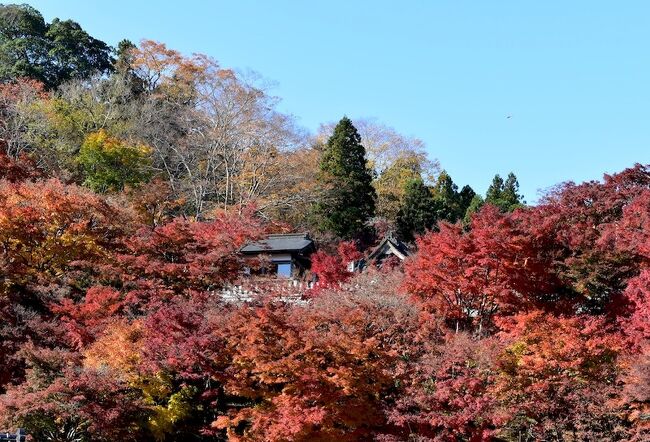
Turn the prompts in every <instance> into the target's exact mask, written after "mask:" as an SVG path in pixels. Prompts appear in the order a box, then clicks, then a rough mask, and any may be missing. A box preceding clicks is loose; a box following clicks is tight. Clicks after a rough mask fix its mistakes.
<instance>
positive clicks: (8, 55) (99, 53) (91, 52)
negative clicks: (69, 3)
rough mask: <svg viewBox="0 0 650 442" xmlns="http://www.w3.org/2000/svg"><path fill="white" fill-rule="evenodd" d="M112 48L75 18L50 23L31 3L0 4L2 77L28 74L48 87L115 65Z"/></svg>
mask: <svg viewBox="0 0 650 442" xmlns="http://www.w3.org/2000/svg"><path fill="white" fill-rule="evenodd" d="M111 53H112V49H111V47H110V46H108V45H107V44H106V43H104V42H103V41H101V40H98V39H96V38H93V37H92V36H90V35H89V34H88V33H87V32H86V31H84V30H83V29H82V28H81V26H80V25H79V24H78V23H76V22H74V21H72V20H59V19H56V18H55V19H54V20H53V21H52V23H50V24H48V23H46V22H45V20H44V19H43V16H42V15H41V13H40V12H39V11H37V10H36V9H34V8H33V7H31V6H28V5H0V81H7V80H14V79H17V78H21V77H28V78H33V79H35V80H38V81H40V82H42V83H43V84H45V85H46V86H47V87H48V88H56V87H58V86H59V85H60V84H61V83H63V82H65V81H67V80H70V79H73V78H88V77H90V76H92V75H94V74H96V73H105V72H109V71H111V70H112V68H113V64H112V62H113V60H112V57H111Z"/></svg>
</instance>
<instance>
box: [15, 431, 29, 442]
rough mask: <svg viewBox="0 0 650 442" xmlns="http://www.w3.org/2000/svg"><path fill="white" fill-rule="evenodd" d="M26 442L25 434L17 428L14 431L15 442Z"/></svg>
mask: <svg viewBox="0 0 650 442" xmlns="http://www.w3.org/2000/svg"><path fill="white" fill-rule="evenodd" d="M26 440H27V433H25V430H24V429H23V428H19V429H18V430H17V431H16V442H25V441H26Z"/></svg>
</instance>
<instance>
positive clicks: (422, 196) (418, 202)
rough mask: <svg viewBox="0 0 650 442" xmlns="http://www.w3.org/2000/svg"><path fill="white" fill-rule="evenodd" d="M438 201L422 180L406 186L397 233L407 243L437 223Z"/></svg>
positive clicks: (415, 180)
mask: <svg viewBox="0 0 650 442" xmlns="http://www.w3.org/2000/svg"><path fill="white" fill-rule="evenodd" d="M436 207H437V205H436V201H435V200H434V199H433V195H431V191H430V190H429V188H428V187H427V186H426V185H425V184H424V182H423V181H422V179H413V180H411V181H409V182H408V183H407V185H406V189H405V195H404V200H403V202H402V207H401V208H400V210H399V212H398V214H397V233H398V234H399V236H400V237H401V238H403V239H404V240H406V241H412V240H413V238H414V237H415V235H421V234H423V233H424V232H426V231H427V230H429V229H431V228H432V227H433V226H434V225H435V224H436V221H437V219H438V218H437V215H436V212H437V211H436Z"/></svg>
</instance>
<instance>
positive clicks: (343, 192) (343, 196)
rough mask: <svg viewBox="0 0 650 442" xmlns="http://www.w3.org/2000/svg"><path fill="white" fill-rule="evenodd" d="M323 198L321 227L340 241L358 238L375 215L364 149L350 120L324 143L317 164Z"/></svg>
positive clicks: (370, 179)
mask: <svg viewBox="0 0 650 442" xmlns="http://www.w3.org/2000/svg"><path fill="white" fill-rule="evenodd" d="M320 172H321V174H320V175H321V177H320V178H321V181H322V182H323V184H324V185H325V188H326V189H327V191H326V196H325V198H324V199H323V200H322V201H321V202H320V203H319V205H318V208H317V211H318V214H319V216H320V221H321V228H322V229H323V230H329V231H331V232H333V233H334V234H336V235H337V236H339V237H341V238H346V239H350V238H355V237H358V236H359V235H360V234H361V233H362V232H363V231H364V229H365V224H366V222H367V221H368V220H369V219H370V218H371V217H373V216H374V214H375V199H376V194H375V189H374V188H373V187H372V184H371V183H372V175H371V173H370V170H369V169H368V168H367V166H366V149H365V148H364V147H363V146H362V145H361V136H360V135H359V132H357V129H356V128H355V127H354V125H353V124H352V121H351V120H350V119H349V118H347V117H343V118H342V119H341V121H339V123H338V124H337V125H336V127H335V128H334V134H333V135H332V136H331V137H330V139H329V140H328V141H327V146H325V150H324V152H323V156H322V158H321V162H320Z"/></svg>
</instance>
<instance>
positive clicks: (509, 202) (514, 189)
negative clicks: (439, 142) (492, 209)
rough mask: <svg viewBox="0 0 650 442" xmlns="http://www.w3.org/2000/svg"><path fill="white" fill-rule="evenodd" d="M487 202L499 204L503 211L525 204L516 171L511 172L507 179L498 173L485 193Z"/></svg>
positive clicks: (510, 210) (509, 210)
mask: <svg viewBox="0 0 650 442" xmlns="http://www.w3.org/2000/svg"><path fill="white" fill-rule="evenodd" d="M485 202H486V203H489V204H493V205H495V206H497V207H498V208H499V209H500V210H501V211H502V212H512V211H513V210H515V209H516V208H518V207H522V206H523V205H524V204H525V201H524V200H523V196H522V195H520V194H519V182H518V181H517V177H516V176H515V174H514V173H512V172H510V173H509V174H508V177H507V178H506V180H505V181H503V178H501V177H500V176H499V175H498V174H497V175H495V176H494V178H493V179H492V184H491V185H490V187H489V188H488V191H487V193H486V195H485Z"/></svg>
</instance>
